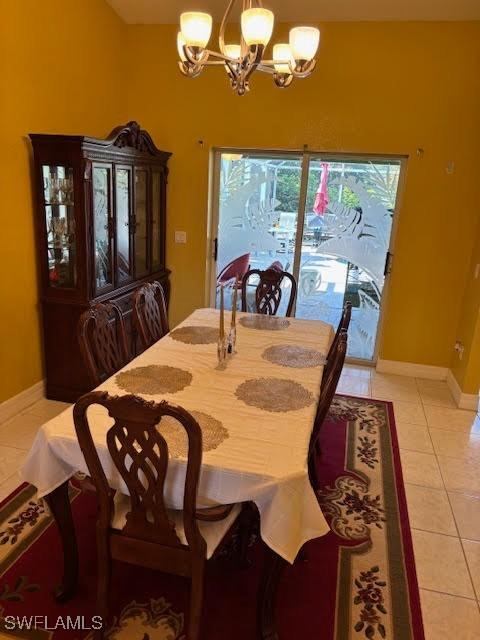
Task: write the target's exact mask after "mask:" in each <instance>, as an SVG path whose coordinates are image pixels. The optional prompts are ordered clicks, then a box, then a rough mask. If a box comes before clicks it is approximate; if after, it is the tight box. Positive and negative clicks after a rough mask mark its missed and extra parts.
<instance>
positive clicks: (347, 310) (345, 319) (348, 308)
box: [327, 302, 352, 362]
mask: <svg viewBox="0 0 480 640" xmlns="http://www.w3.org/2000/svg"><path fill="white" fill-rule="evenodd" d="M351 318H352V303H351V302H346V303H345V304H344V306H343V311H342V317H341V318H340V322H339V323H338V327H337V330H336V332H335V337H334V339H333V342H332V344H331V345H330V349H329V350H328V355H327V362H328V361H329V360H330V355H331V354H332V353H334V352H335V350H336V348H337V343H338V340H339V337H340V332H341V331H347V332H348V327H349V326H350V320H351Z"/></svg>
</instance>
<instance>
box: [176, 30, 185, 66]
mask: <svg viewBox="0 0 480 640" xmlns="http://www.w3.org/2000/svg"><path fill="white" fill-rule="evenodd" d="M186 44H187V43H186V42H185V38H184V37H183V35H182V32H181V31H179V32H178V33H177V51H178V55H179V56H180V60H181V61H182V62H186V61H187V57H186V56H185V52H184V51H183V47H184V46H185V45H186Z"/></svg>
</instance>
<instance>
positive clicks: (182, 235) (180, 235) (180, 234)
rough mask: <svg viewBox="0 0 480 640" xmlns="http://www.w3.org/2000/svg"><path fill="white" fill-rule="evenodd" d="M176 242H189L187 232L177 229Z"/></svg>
mask: <svg viewBox="0 0 480 640" xmlns="http://www.w3.org/2000/svg"><path fill="white" fill-rule="evenodd" d="M175 242H176V243H177V244H187V232H186V231H175Z"/></svg>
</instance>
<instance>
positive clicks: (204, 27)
mask: <svg viewBox="0 0 480 640" xmlns="http://www.w3.org/2000/svg"><path fill="white" fill-rule="evenodd" d="M180 29H181V32H182V36H183V38H184V40H185V44H186V45H187V46H189V47H200V48H201V49H205V47H206V46H207V44H208V41H209V40H210V36H211V35H212V16H211V15H210V14H208V13H202V12H201V11H187V12H185V13H182V14H181V15H180Z"/></svg>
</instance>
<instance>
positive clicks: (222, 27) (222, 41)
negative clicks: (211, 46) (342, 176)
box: [218, 0, 237, 53]
mask: <svg viewBox="0 0 480 640" xmlns="http://www.w3.org/2000/svg"><path fill="white" fill-rule="evenodd" d="M236 2H237V0H230V2H229V3H228V7H227V10H226V11H225V13H224V14H223V18H222V22H221V24H220V32H219V34H218V45H219V47H220V51H221V52H222V53H224V52H225V29H226V28H227V22H228V18H229V17H230V14H231V12H232V9H233V7H234V5H235V3H236Z"/></svg>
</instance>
